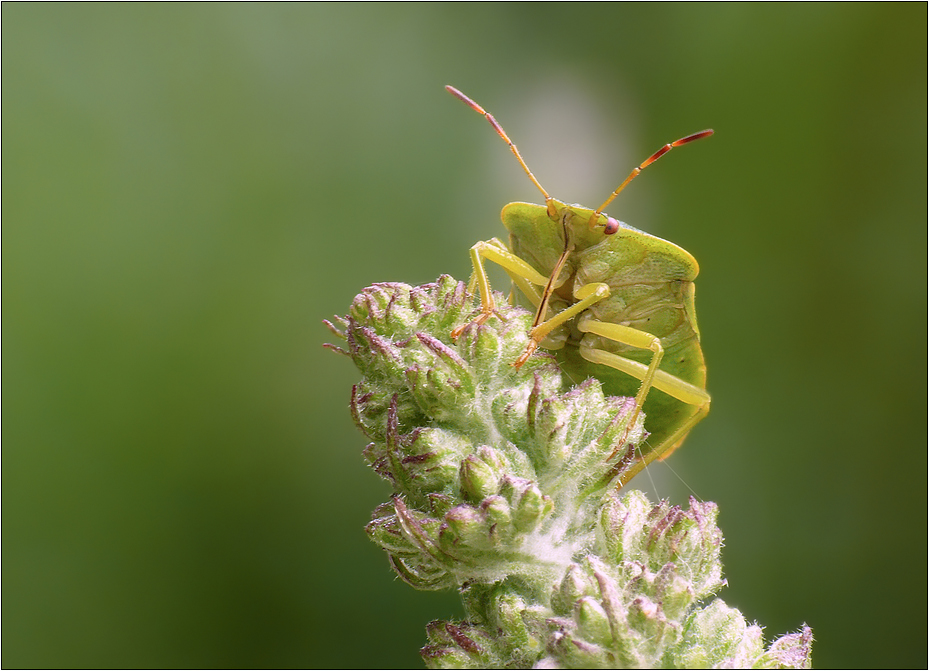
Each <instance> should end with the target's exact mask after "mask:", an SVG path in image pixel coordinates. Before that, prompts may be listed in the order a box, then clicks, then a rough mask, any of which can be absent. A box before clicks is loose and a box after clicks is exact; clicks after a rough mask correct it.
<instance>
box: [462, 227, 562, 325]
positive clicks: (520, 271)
mask: <svg viewBox="0 0 929 671" xmlns="http://www.w3.org/2000/svg"><path fill="white" fill-rule="evenodd" d="M483 259H487V260H488V261H493V262H494V263H496V264H497V265H499V266H501V267H502V268H503V269H504V270H505V271H506V272H507V274H509V275H510V277H512V278H514V281H517V280H516V278H521V280H518V281H517V286H520V288H522V285H523V284H525V282H524V281H525V280H528V282H531V283H533V284H538V285H544V284H545V283H546V282H548V278H547V277H545V276H544V275H540V274H539V273H538V272H536V270H535V269H534V268H533V267H532V266H530V265H529V264H528V263H526V262H525V261H523V260H522V259H521V258H519V257H518V256H516V255H515V254H514V253H513V252H511V251H510V250H509V249H507V247H506V245H504V244H503V242H501V241H500V240H497V239H496V238H494V239H493V240H488V241H482V242H478V243H477V244H475V245H474V246H473V247H471V265H472V266H474V278H475V279H476V281H477V287H478V289H479V291H480V294H481V314H480V315H478V317H477V318H476V319H475V320H474V321H473V322H469V323H473V324H483V323H484V322H485V321H487V319H488V318H489V317H490V316H491V315H492V314H493V313H494V311H495V310H496V309H497V306H496V303H494V298H493V294H492V293H491V290H490V280H489V279H487V272H486V271H485V270H484V261H483ZM526 286H527V287H528V285H526ZM527 295H528V296H529V297H530V299H532V298H535V300H536V302H537V301H538V300H539V297H538V293H537V292H535V291H531V292H527ZM467 326H468V324H462V325H461V326H459V327H458V328H456V329H455V330H454V331H452V334H451V335H452V338H457V337H458V336H460V335H461V334H462V332H463V331H464V330H465V328H466V327H467Z"/></svg>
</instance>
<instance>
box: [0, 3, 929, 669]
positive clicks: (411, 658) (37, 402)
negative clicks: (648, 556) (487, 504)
mask: <svg viewBox="0 0 929 671" xmlns="http://www.w3.org/2000/svg"><path fill="white" fill-rule="evenodd" d="M2 19H3V21H2V38H3V39H2V54H3V59H2V74H3V77H2V93H3V95H2V112H3V115H2V124H3V143H2V160H3V165H2V167H3V179H2V189H3V194H2V195H3V198H2V215H3V221H2V242H3V271H2V272H3V274H2V279H3V332H2V335H3V352H2V353H3V364H4V365H3V372H2V375H3V378H2V379H3V404H2V411H3V417H2V418H3V439H4V440H3V472H2V479H3V482H2V484H3V488H2V497H3V509H2V515H3V556H2V563H3V593H2V606H3V624H2V634H3V648H2V665H3V666H4V667H6V668H10V667H60V666H64V667H175V666H181V667H216V666H220V667H269V666H270V667H295V666H296V667H414V668H416V667H419V666H421V661H420V659H419V657H418V648H419V647H420V646H421V645H422V644H423V643H424V626H425V624H426V623H427V622H428V621H429V620H431V619H434V618H449V617H456V616H458V615H459V613H460V607H459V605H458V600H457V596H456V595H454V594H434V593H421V592H416V591H414V590H412V589H411V588H409V587H408V586H406V585H405V584H403V583H401V582H399V581H398V580H396V579H394V577H393V576H392V574H391V573H390V571H389V568H388V565H387V561H386V559H385V557H384V556H383V554H382V553H381V551H380V550H378V549H377V548H376V547H375V546H374V545H373V544H372V543H370V542H369V541H368V540H367V539H366V538H365V536H364V534H363V531H362V528H363V525H364V524H365V522H366V521H367V519H368V517H369V515H370V512H371V510H372V509H373V508H374V507H375V505H376V504H377V503H379V502H381V501H383V500H385V499H386V498H387V496H388V488H387V486H386V484H385V483H383V482H381V481H380V480H379V479H378V478H377V477H376V476H375V475H374V473H373V472H371V471H370V470H368V468H367V467H366V466H365V464H364V462H363V460H362V458H361V455H360V451H361V448H362V447H363V446H364V443H365V441H364V439H363V437H362V436H361V434H359V433H358V432H356V430H355V428H354V426H353V425H352V421H351V419H350V416H349V413H348V397H349V391H350V387H351V385H352V383H353V381H355V380H356V379H357V374H356V372H355V370H354V368H353V366H352V365H351V362H350V361H348V360H347V359H345V358H343V357H338V356H336V355H334V354H332V353H331V352H329V351H327V350H324V349H323V348H322V346H321V345H322V343H323V342H325V341H328V340H331V339H332V336H331V335H330V334H329V333H328V332H327V331H326V330H325V329H324V328H323V326H322V324H321V322H320V320H321V319H322V318H324V317H327V316H330V315H332V314H333V313H339V314H344V313H345V312H346V310H347V308H348V306H349V304H350V301H351V299H352V297H353V296H354V295H355V294H356V293H357V292H358V291H359V290H360V289H361V288H362V287H364V286H366V285H368V284H370V283H372V282H378V281H404V282H408V283H422V282H426V281H430V280H432V279H434V278H436V277H437V276H438V275H439V274H441V273H450V274H452V275H454V276H456V277H459V278H463V279H466V278H467V276H468V274H469V272H470V266H469V262H468V255H467V249H468V247H469V246H470V245H471V244H473V242H475V241H476V240H479V239H487V238H489V237H492V236H495V235H500V234H501V231H502V230H503V229H502V226H501V225H500V223H499V211H500V208H501V207H502V206H503V205H504V204H505V203H506V202H509V201H513V200H529V201H532V202H538V200H539V194H538V193H536V192H535V191H534V189H533V187H532V185H531V184H529V182H528V180H526V179H525V176H524V175H523V174H522V172H521V171H520V169H519V167H518V165H517V164H516V163H515V161H514V160H513V159H512V157H511V155H510V154H509V152H508V151H507V148H506V147H505V146H504V145H503V143H502V142H500V141H499V139H498V138H497V137H496V135H495V134H494V133H493V131H492V130H491V129H490V127H489V126H488V125H487V124H486V123H485V122H484V121H483V120H482V119H481V118H480V117H478V115H476V114H474V113H473V112H471V111H469V110H468V109H467V108H466V107H464V106H463V105H461V104H460V103H459V102H457V101H455V100H454V99H453V98H451V97H450V96H449V95H448V94H446V93H445V92H444V91H443V90H442V87H443V85H445V84H454V85H455V86H457V87H459V88H460V89H462V90H463V91H465V92H466V93H468V94H469V95H470V96H472V97H473V98H475V99H476V100H478V101H479V102H480V103H481V104H483V105H484V106H485V107H487V108H488V109H489V110H491V111H492V112H493V113H494V114H495V115H496V116H497V118H498V119H499V120H500V122H501V123H502V124H503V126H504V127H505V128H506V129H507V130H508V132H509V133H510V135H511V136H512V137H513V138H514V139H515V141H516V142H517V143H518V144H519V145H520V148H521V150H522V152H523V154H524V156H525V157H526V159H527V161H528V162H529V163H530V165H531V166H532V167H533V169H534V171H535V172H536V174H537V175H538V177H539V179H540V180H541V181H542V183H543V184H544V185H546V188H547V189H548V190H549V191H550V192H552V193H553V194H554V195H555V196H557V197H559V198H561V199H563V200H567V201H569V202H580V203H585V204H588V205H596V204H598V203H599V202H600V201H601V200H602V199H603V198H604V197H605V195H606V194H608V193H609V192H610V191H611V190H612V189H613V188H614V187H615V186H616V185H617V184H618V183H619V182H620V181H621V179H622V178H623V177H624V176H625V175H626V174H627V172H628V171H629V170H630V169H631V168H632V167H633V166H634V165H635V164H637V163H638V162H639V161H641V160H642V159H644V158H645V157H646V156H648V155H649V154H650V153H651V152H652V151H654V150H655V149H657V148H658V147H659V146H661V145H662V144H663V143H665V142H668V141H671V140H673V139H675V138H677V137H680V136H682V135H685V134H687V133H690V132H693V131H697V130H700V129H703V128H706V127H713V128H715V129H716V135H715V136H714V137H713V138H712V139H710V140H705V141H703V142H700V143H697V144H694V145H690V146H688V147H687V148H686V149H682V150H680V151H676V152H673V153H672V154H670V155H669V156H667V157H665V158H664V159H662V160H661V161H660V162H659V163H658V164H656V165H655V166H654V167H652V168H650V169H649V170H648V171H646V172H645V174H643V175H642V176H641V177H640V178H639V179H638V180H636V181H635V182H634V183H633V185H632V186H631V187H630V188H629V189H628V190H627V192H625V193H624V194H623V195H622V197H621V198H620V199H619V200H618V201H617V202H615V203H614V205H613V206H612V207H611V208H610V212H611V213H612V214H613V215H614V216H617V217H619V218H621V219H623V220H625V221H627V222H629V223H631V224H633V225H635V226H637V227H639V228H643V229H646V230H649V231H650V232H653V233H655V234H657V235H660V236H662V237H665V238H668V239H670V240H673V241H675V242H677V243H678V244H680V245H682V246H683V247H685V248H686V249H688V250H689V251H691V252H692V253H693V254H694V255H695V256H696V257H697V259H698V260H699V261H700V264H701V268H702V272H701V276H700V278H699V280H698V292H697V307H698V312H699V317H700V325H701V328H702V332H703V340H704V346H705V351H706V356H707V361H708V363H709V389H710V391H711V392H712V394H713V398H714V404H713V411H712V413H711V414H710V416H709V417H708V418H707V419H706V420H705V421H704V422H703V423H702V424H701V425H699V426H698V427H697V428H696V429H695V430H694V432H693V434H692V435H691V437H690V438H689V439H688V441H687V444H686V445H685V448H684V449H682V450H680V451H679V452H678V453H676V454H675V456H674V457H673V459H671V460H670V461H668V462H666V464H664V465H657V466H655V467H653V468H651V469H650V471H649V475H648V476H646V475H642V476H640V477H639V478H638V479H637V481H636V483H635V484H641V485H643V486H648V487H651V488H652V489H653V490H657V491H658V493H659V494H661V495H664V496H670V497H671V498H672V499H673V500H674V501H676V502H679V503H685V502H686V497H687V496H688V495H689V494H690V493H691V491H692V492H695V493H696V494H697V495H699V496H700V497H702V498H704V499H707V500H713V501H716V502H718V504H719V505H720V508H721V511H722V512H721V516H720V525H721V527H722V529H723V532H724V534H725V536H726V547H725V550H724V553H723V560H724V563H725V566H726V572H727V577H728V579H729V581H730V587H729V588H728V589H727V590H725V591H724V592H723V594H722V596H723V598H725V599H726V601H727V602H728V603H729V604H730V605H734V606H737V607H739V608H740V609H742V610H743V612H744V613H745V614H746V616H747V617H748V618H750V619H757V620H758V621H759V622H760V623H761V624H763V625H765V626H766V627H767V633H768V635H769V636H775V635H778V634H780V633H784V632H787V631H791V630H796V629H797V628H798V627H799V626H800V625H801V624H802V623H803V622H807V623H809V624H810V625H812V626H813V628H814V633H815V635H816V638H817V642H816V645H815V647H814V664H815V665H817V666H821V667H887V668H894V667H924V666H925V665H926V663H927V657H926V647H925V641H926V639H925V635H926V627H927V620H926V602H925V598H926V597H925V595H926V593H927V571H926V565H925V564H923V559H922V558H924V557H925V556H926V554H925V552H926V542H927V537H926V529H927V518H926V510H927V509H926V508H925V507H924V506H925V505H926V495H927V491H926V489H927V479H926V471H925V470H923V469H925V468H926V467H927V456H926V455H927V451H926V445H925V444H924V443H923V442H922V441H923V439H924V438H926V407H927V397H926V389H927V386H926V378H925V375H926V370H927V365H926V363H927V362H926V348H925V345H926V341H925V340H924V337H925V333H926V331H925V326H926V322H927V319H926V318H927V312H926V305H927V291H926V286H927V285H926V272H927V262H926V259H927V256H926V249H927V197H926V185H927V174H926V173H927V149H926V148H927V102H926V101H927V64H926V53H927V36H926V24H927V7H926V5H925V4H924V3H915V4H902V5H901V4H879V5H876V4H855V5H848V4H827V5H767V4H763V5H742V4H725V5H710V6H704V5H686V6H681V5H672V6H665V5H663V4H662V5H655V4H647V5H622V4H620V5H575V4H570V5H557V4H556V5H544V6H539V5H525V4H523V5H515V6H511V5H479V6H471V5H465V6H461V5H387V6H384V5H376V6H375V5H331V4H323V5H315V4H314V5H270V6H269V5H260V6H259V5H202V4H201V5H161V4H145V5H112V4H93V5H60V4H56V5H43V4H9V3H5V4H4V5H3V7H2ZM920 334H923V335H920ZM668 467H670V468H668ZM672 468H673V471H671V470H670V469H672ZM639 480H643V482H641V483H640V482H639Z"/></svg>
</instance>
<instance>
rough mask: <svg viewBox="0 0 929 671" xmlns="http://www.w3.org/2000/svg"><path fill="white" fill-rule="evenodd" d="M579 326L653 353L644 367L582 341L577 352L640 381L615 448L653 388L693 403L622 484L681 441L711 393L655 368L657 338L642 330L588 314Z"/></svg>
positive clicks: (705, 410)
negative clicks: (691, 410)
mask: <svg viewBox="0 0 929 671" xmlns="http://www.w3.org/2000/svg"><path fill="white" fill-rule="evenodd" d="M578 329H579V330H580V331H584V332H587V333H594V334H596V335H599V336H602V337H604V338H609V339H610V340H613V341H615V342H619V343H623V344H625V345H629V346H630V347H638V348H641V349H649V350H651V351H652V352H653V356H652V360H651V362H650V363H649V365H648V366H646V365H645V364H643V363H640V362H638V361H633V360H631V359H627V358H625V357H622V356H619V355H618V354H613V353H612V352H607V351H604V350H601V349H597V348H594V347H590V346H589V345H586V344H584V343H581V346H580V355H581V356H582V357H584V358H585V359H587V360H588V361H591V362H593V363H599V364H603V365H605V366H610V367H611V368H614V369H616V370H619V371H622V372H624V373H626V374H628V375H631V376H632V377H634V378H636V379H637V380H641V381H642V384H641V385H640V386H639V391H638V393H636V397H635V410H634V411H633V414H632V416H631V417H630V420H629V422H628V423H627V428H626V431H625V433H624V435H623V438H622V440H621V441H620V443H619V445H618V446H617V448H616V450H620V449H622V447H623V445H624V443H625V442H626V438H627V434H628V432H629V431H630V430H631V428H632V425H633V424H634V422H635V420H636V418H637V417H638V414H639V412H640V411H641V409H642V405H643V404H644V403H645V399H646V397H647V396H648V393H649V391H650V390H651V389H652V387H654V388H656V389H658V390H660V391H662V392H664V393H666V394H668V395H670V396H673V397H674V398H676V399H678V400H679V401H682V402H684V403H687V404H688V405H692V406H696V410H695V412H694V413H693V414H692V415H691V416H690V417H689V418H688V419H687V420H686V421H685V422H684V423H683V424H682V425H681V426H680V427H679V428H678V429H677V430H676V431H675V432H674V433H673V434H672V435H671V436H669V437H668V438H667V439H665V440H664V441H663V442H662V443H661V444H660V445H658V446H656V447H654V448H653V449H652V450H650V451H649V452H648V454H646V455H645V457H644V459H643V460H642V461H641V463H640V464H638V465H637V466H636V467H634V468H633V469H631V470H630V471H628V472H627V473H624V475H623V483H625V482H626V481H628V480H629V479H630V478H631V477H632V476H633V475H635V473H637V472H638V471H639V470H641V468H642V467H644V466H645V465H646V464H647V463H649V462H651V461H653V460H654V459H656V458H664V457H666V456H669V455H670V454H671V452H673V451H674V449H676V448H677V447H678V445H680V444H681V442H683V440H684V437H685V436H686V435H687V433H688V432H689V431H690V430H691V429H692V428H693V426H694V425H695V424H696V423H697V422H699V421H700V420H701V419H703V417H705V416H706V414H707V413H708V412H709V410H710V395H709V394H708V393H707V392H706V390H705V389H702V388H700V387H697V386H695V385H692V384H690V383H688V382H685V381H684V380H682V379H680V378H679V377H677V376H675V375H671V374H670V373H666V372H665V371H663V370H659V369H658V364H660V363H661V357H662V355H663V354H664V350H663V348H662V346H661V340H660V338H658V337H656V336H654V335H652V334H650V333H647V332H645V331H640V330H639V329H634V328H631V327H629V326H623V325H622V324H612V323H607V322H601V321H598V320H596V319H593V318H592V317H590V316H588V315H585V316H584V317H581V319H580V321H579V323H578ZM615 454H616V452H615V451H614V453H613V455H611V457H612V456H615Z"/></svg>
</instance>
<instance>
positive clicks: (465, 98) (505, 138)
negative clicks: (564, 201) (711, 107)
mask: <svg viewBox="0 0 929 671" xmlns="http://www.w3.org/2000/svg"><path fill="white" fill-rule="evenodd" d="M445 90H446V91H448V92H449V93H451V94H452V95H453V96H455V97H456V98H458V99H459V100H460V101H462V102H463V103H465V104H466V105H467V106H468V107H470V108H471V109H473V110H474V111H475V112H477V113H478V114H483V115H484V117H485V118H486V119H487V121H489V122H490V125H491V126H493V127H494V130H495V131H497V135H499V136H500V137H501V138H503V141H504V142H506V143H507V144H508V145H510V150H511V151H512V152H513V154H514V155H515V156H516V160H517V161H519V164H520V165H521V166H522V167H523V170H525V171H526V174H527V175H529V179H531V180H532V183H533V184H535V185H536V187H537V188H538V189H539V191H541V192H542V195H543V196H545V207H546V209H547V210H548V216H550V217H551V218H552V219H554V218H555V206H554V204H553V203H552V197H551V196H549V195H548V191H546V190H545V189H544V188H542V185H541V184H539V180H537V179H536V178H535V175H533V174H532V171H531V170H530V169H529V166H528V165H526V162H525V161H524V160H523V157H522V156H521V155H520V153H519V149H517V148H516V145H515V144H513V141H512V140H511V139H510V138H509V136H508V135H507V134H506V131H504V130H503V127H502V126H501V125H500V124H499V123H497V120H496V119H494V117H493V115H492V114H491V113H490V112H487V111H486V110H485V109H484V108H483V107H481V106H480V105H478V104H477V103H476V102H474V101H473V100H471V99H470V98H469V97H468V96H466V95H465V94H464V93H462V92H461V91H459V90H458V89H456V88H455V87H454V86H446V87H445ZM710 132H712V131H710ZM678 142H680V140H678ZM627 181H628V180H627ZM607 202H609V201H607Z"/></svg>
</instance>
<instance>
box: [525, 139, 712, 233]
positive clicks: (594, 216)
mask: <svg viewBox="0 0 929 671" xmlns="http://www.w3.org/2000/svg"><path fill="white" fill-rule="evenodd" d="M712 134H713V129H712V128H708V129H707V130H702V131H700V132H699V133H692V134H691V135H688V136H687V137H682V138H681V139H680V140H675V141H674V142H671V143H669V144H666V145H665V146H664V147H662V148H661V149H659V150H658V151H656V152H655V153H654V154H652V155H651V156H649V157H648V158H647V159H645V160H644V161H642V162H641V163H640V164H639V165H638V166H636V167H635V168H633V169H632V172H630V173H629V176H628V177H627V178H626V179H624V180H623V183H622V184H620V185H619V186H618V187H617V188H616V190H615V191H614V192H613V193H611V194H610V197H609V198H607V199H606V202H605V203H603V205H601V206H600V207H598V208H597V211H596V212H594V213H593V214H592V215H590V221H589V222H588V226H590V228H593V227H594V226H595V225H596V223H597V219H598V218H599V217H600V215H601V214H602V213H603V210H605V209H606V207H607V205H609V204H610V203H612V202H613V199H614V198H616V196H618V195H619V192H620V191H622V190H623V189H625V188H626V185H627V184H628V183H629V182H631V181H632V180H634V179H635V178H636V177H638V176H639V173H640V172H642V171H643V170H645V168H647V167H648V166H650V165H651V164H652V163H654V162H655V161H657V160H658V159H659V158H661V157H662V156H664V155H665V154H667V153H668V152H669V151H671V150H672V149H674V148H675V147H680V146H681V145H685V144H687V143H688V142H693V141H694V140H701V139H703V138H705V137H709V136H710V135H712ZM514 151H515V147H514ZM517 156H518V154H517ZM527 171H528V168H527ZM530 176H531V175H530ZM539 188H542V187H539ZM616 228H617V227H616V226H613V227H611V226H610V224H607V233H611V232H612V233H615V232H616Z"/></svg>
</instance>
